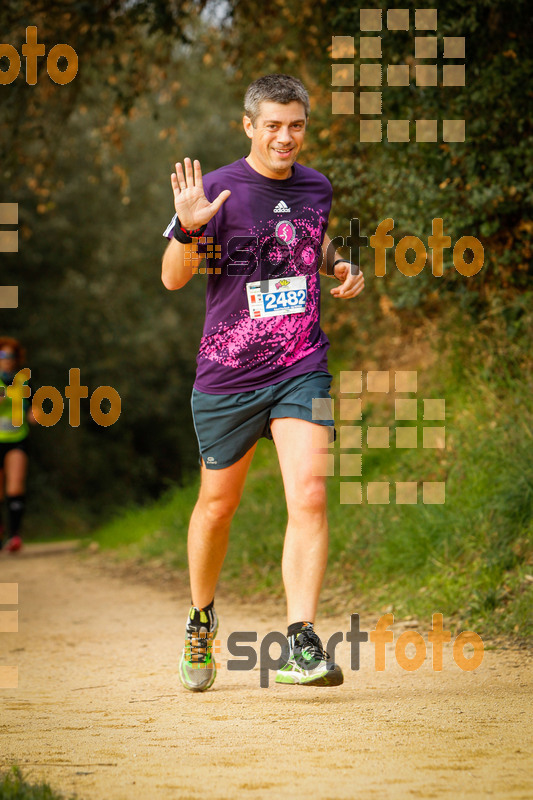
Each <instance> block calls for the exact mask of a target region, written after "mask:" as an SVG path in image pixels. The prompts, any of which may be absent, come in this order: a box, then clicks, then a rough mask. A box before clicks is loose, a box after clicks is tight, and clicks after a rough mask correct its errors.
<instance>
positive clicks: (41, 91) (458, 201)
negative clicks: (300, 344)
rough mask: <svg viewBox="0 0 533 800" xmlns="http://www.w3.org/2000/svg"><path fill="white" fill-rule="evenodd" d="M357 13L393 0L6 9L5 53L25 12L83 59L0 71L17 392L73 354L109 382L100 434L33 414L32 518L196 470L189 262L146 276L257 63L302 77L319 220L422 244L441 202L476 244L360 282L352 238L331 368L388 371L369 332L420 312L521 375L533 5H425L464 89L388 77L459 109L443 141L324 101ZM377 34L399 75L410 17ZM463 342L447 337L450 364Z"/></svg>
mask: <svg viewBox="0 0 533 800" xmlns="http://www.w3.org/2000/svg"><path fill="white" fill-rule="evenodd" d="M401 6H402V8H409V9H410V11H411V13H410V18H411V20H413V18H414V9H415V8H416V7H433V5H432V4H431V3H422V4H420V3H416V4H415V3H413V2H403V3H402V4H401ZM370 7H376V8H386V7H385V6H383V5H382V4H380V3H375V2H369V0H365V2H364V3H363V2H359V1H358V2H351V3H342V2H325V0H324V1H323V0H314V1H313V2H308V3H300V2H296V0H276V2H272V3H270V4H267V5H265V4H263V3H260V2H253V1H251V0H228V2H221V3H217V2H212V3H206V2H194V0H191V1H190V2H166V1H165V0H153V1H152V2H150V1H149V0H139V1H137V0H127V1H126V2H124V0H107V2H102V0H98V1H97V2H92V3H87V2H75V1H74V0H63V2H44V0H38V1H37V2H31V3H30V2H25V0H22V1H21V2H16V1H15V0H4V2H3V3H2V8H1V11H0V31H1V37H0V38H1V41H2V42H5V43H9V44H12V45H13V46H14V47H15V48H16V49H17V50H18V51H19V52H21V46H22V44H23V42H24V40H25V29H26V27H27V26H29V25H36V26H37V28H38V38H39V41H40V42H43V43H44V44H45V46H46V51H47V52H48V50H49V49H50V48H51V47H52V46H53V45H55V44H57V43H67V44H69V45H71V46H72V47H73V48H74V49H75V50H76V52H77V53H78V57H79V72H78V75H77V76H76V78H75V79H74V80H73V81H72V82H71V83H69V84H68V85H64V86H60V85H57V84H55V83H53V82H52V81H51V80H50V78H49V77H48V75H47V73H46V62H45V59H42V58H41V59H39V61H38V69H39V72H38V82H37V84H36V85H35V86H31V85H28V84H27V83H26V81H25V80H24V61H23V67H22V71H21V74H20V76H19V77H18V78H17V79H16V80H15V81H14V82H13V83H11V84H9V85H4V86H0V147H1V151H0V171H1V176H2V180H1V182H0V202H16V203H18V204H19V225H18V230H19V252H18V253H17V254H12V255H10V254H2V266H3V269H2V284H5V285H12V284H17V285H18V286H19V298H20V300H19V308H18V309H13V310H10V309H2V310H1V311H0V313H1V322H0V329H1V331H2V332H3V333H5V334H8V335H12V336H15V337H17V338H20V339H21V340H22V341H23V343H24V344H25V345H26V347H27V349H28V353H29V358H28V366H30V368H31V370H32V385H33V387H34V388H38V387H39V386H43V385H52V386H55V387H57V388H58V389H59V390H60V391H61V393H62V394H64V387H65V386H66V385H67V383H68V371H69V369H70V368H72V367H78V368H80V370H81V380H82V383H83V384H86V385H88V387H89V394H90V393H92V391H94V389H95V388H97V387H98V386H100V385H111V386H113V387H114V388H115V389H116V390H117V391H118V392H119V393H120V395H121V398H122V415H121V417H120V419H119V421H118V422H117V423H116V424H115V425H113V426H111V427H109V428H103V427H100V426H98V425H97V424H96V423H94V422H93V421H92V419H91V417H90V414H89V405H88V402H87V401H85V402H82V419H81V425H80V427H79V428H71V427H70V426H69V424H68V413H67V409H66V410H65V412H64V415H63V418H62V420H61V421H60V422H59V423H58V424H57V425H55V426H54V427H50V428H43V427H38V428H37V429H35V430H34V431H33V435H32V439H33V451H34V455H33V461H32V469H31V476H30V482H31V515H32V518H33V519H34V520H40V521H41V522H42V529H43V530H44V529H47V528H48V527H50V529H52V528H53V527H54V526H57V525H60V526H63V527H65V528H68V530H69V531H70V533H72V532H77V533H83V532H84V531H86V530H88V529H89V528H90V527H91V525H93V524H94V523H95V522H97V521H101V520H103V519H105V518H106V517H107V516H108V515H109V514H110V513H111V512H112V511H113V510H114V509H116V508H117V507H119V506H123V505H128V504H129V503H131V502H136V503H142V502H144V501H147V500H149V499H152V498H155V497H157V496H159V495H160V493H161V492H162V491H163V490H164V489H166V488H168V487H169V486H171V485H174V484H182V483H186V482H187V481H189V480H190V476H191V475H193V474H194V471H195V468H196V463H197V447H196V439H195V436H194V431H193V427H192V421H191V418H190V411H189V397H190V389H191V385H192V381H193V378H194V369H195V354H196V350H197V346H198V341H199V338H200V334H201V329H202V324H203V314H204V288H205V287H204V284H203V282H202V279H201V278H198V279H197V280H195V281H193V282H191V284H189V286H188V287H187V288H186V289H185V290H184V291H183V292H180V293H176V294H173V293H169V292H167V291H166V290H165V289H164V287H163V286H162V284H161V282H160V260H161V256H162V253H163V250H164V246H165V242H164V240H163V239H162V236H161V233H162V231H163V229H164V228H165V226H166V224H167V223H168V221H169V219H170V217H171V216H172V214H173V207H172V195H171V191H170V173H171V171H172V169H173V164H174V162H175V161H176V160H180V159H183V157H184V156H185V155H189V156H190V157H192V158H199V159H200V160H201V162H202V166H203V169H204V172H206V171H209V170H211V169H215V168H217V167H218V166H221V165H222V164H224V163H229V162H230V161H232V160H235V159H236V158H239V157H241V156H242V155H246V153H247V146H246V145H247V140H246V139H245V137H244V134H243V133H242V130H241V115H242V96H243V93H244V90H245V89H246V86H247V85H248V83H249V82H250V81H251V80H253V79H254V78H256V77H258V76H260V75H262V74H265V73H267V72H289V73H292V74H295V75H297V76H298V77H300V78H301V79H302V80H303V81H304V83H305V84H306V85H307V87H308V89H309V91H310V95H311V107H312V114H311V125H310V128H309V132H308V141H307V145H306V149H305V152H304V154H303V158H302V161H303V162H304V163H307V164H309V165H310V166H313V167H315V168H317V169H320V170H321V171H323V172H324V173H325V174H326V175H327V176H328V177H329V179H330V180H331V182H332V184H333V186H334V190H335V195H334V206H333V211H332V217H331V223H330V231H329V232H330V235H344V236H347V235H348V233H349V220H350V219H352V218H356V217H357V218H359V219H360V220H361V230H362V232H363V233H364V234H365V235H367V236H370V235H371V234H373V233H374V231H375V227H376V226H377V224H378V222H379V221H380V220H382V219H384V218H386V217H392V218H393V219H394V221H395V230H394V232H393V233H394V236H395V238H396V241H397V240H398V239H399V238H401V237H402V236H404V235H407V234H413V235H416V236H419V237H420V238H422V240H423V241H425V242H427V237H428V236H429V235H430V233H431V220H432V219H433V218H434V217H442V218H443V219H444V228H445V233H446V234H447V235H449V236H451V238H452V246H453V243H455V241H457V239H458V238H459V237H460V236H463V235H472V236H476V237H477V238H479V240H480V241H481V242H482V243H483V246H484V248H485V265H484V267H483V269H482V270H481V272H479V273H478V274H477V275H475V276H474V277H472V278H465V277H463V276H461V275H459V273H458V272H457V271H456V270H455V269H454V268H453V265H452V263H451V250H448V251H447V257H445V273H444V276H443V277H442V278H441V279H436V278H434V277H433V276H432V275H431V270H430V267H429V266H427V267H426V269H425V270H424V271H423V272H422V273H421V274H420V275H419V276H417V277H416V278H406V277H405V276H403V275H401V274H400V273H399V272H398V271H397V270H396V269H395V267H394V264H393V259H392V255H391V253H389V267H388V273H387V275H386V276H385V277H384V278H375V277H374V276H373V274H372V272H373V264H372V263H371V260H370V256H369V253H368V251H366V250H364V249H363V250H362V251H361V253H362V266H363V269H364V271H365V276H366V277H367V289H366V292H365V299H364V302H361V303H358V304H357V307H356V306H355V304H354V305H353V306H349V307H348V305H346V306H342V307H341V306H340V304H339V303H335V302H334V301H332V300H331V299H330V298H329V297H328V294H327V291H324V309H323V320H324V326H325V327H326V330H327V332H328V335H329V336H330V340H331V342H332V351H333V352H335V359H336V360H335V362H334V366H336V367H339V366H342V368H345V369H357V368H361V363H362V362H363V361H365V363H368V362H369V361H372V359H374V362H375V368H376V367H377V368H384V369H387V368H388V366H389V365H388V363H386V362H384V361H383V360H380V356H379V353H378V352H377V351H374V350H373V346H374V338H375V337H374V333H376V332H378V331H379V332H380V333H381V335H383V336H385V337H386V336H391V335H393V334H394V336H395V337H397V338H398V341H399V342H400V343H401V342H402V341H405V342H406V343H408V342H409V341H410V340H412V338H413V336H414V332H415V331H417V332H420V331H423V330H425V326H426V325H427V323H428V321H429V322H431V324H432V330H433V331H437V333H436V334H435V335H434V337H433V343H434V345H435V347H437V349H438V348H439V347H441V345H442V341H440V343H439V339H440V340H442V337H446V336H451V335H452V334H451V333H450V331H451V330H454V331H457V328H458V327H459V328H461V327H464V328H465V329H466V328H469V326H472V330H474V329H475V330H482V331H484V336H485V341H486V342H490V343H491V347H492V350H491V357H490V364H489V361H488V360H487V365H488V366H487V369H488V370H489V371H491V370H492V371H498V370H499V369H500V368H501V367H502V366H505V369H506V370H509V369H510V370H511V373H512V374H513V376H514V378H515V379H516V380H518V381H523V380H524V381H525V380H526V377H527V376H528V375H529V377H528V378H527V379H528V380H529V381H531V374H530V373H529V372H528V370H529V367H530V363H531V362H530V359H529V360H528V357H527V351H526V350H524V348H523V344H520V346H519V347H518V350H517V353H518V355H517V354H516V353H515V352H514V350H513V348H515V350H516V346H515V344H516V342H518V341H519V342H521V343H523V341H524V336H525V335H526V336H527V326H528V325H529V324H530V323H531V315H530V311H529V301H530V299H531V294H530V287H531V247H532V245H531V239H532V232H533V215H532V199H533V196H532V191H533V190H532V181H531V178H532V171H533V161H532V159H531V153H532V151H533V148H532V144H533V142H532V125H531V105H532V104H531V99H532V95H533V92H532V89H531V82H530V78H531V72H532V70H531V61H532V57H531V41H532V40H533V36H532V34H533V30H532V22H531V13H530V7H529V4H528V3H527V2H526V0H518V2H514V3H512V4H508V3H504V2H499V1H497V0H496V1H492V0H482V1H480V2H474V3H472V2H466V0H446V2H439V5H438V14H439V24H438V32H437V36H438V39H439V42H440V44H439V53H442V44H441V40H442V37H443V36H466V52H467V56H466V86H465V87H464V88H461V87H459V88H458V87H447V88H444V87H442V86H438V87H435V88H431V87H429V88H421V87H416V86H415V85H414V82H413V81H411V85H410V86H409V87H401V88H395V89H394V90H388V91H385V92H384V114H385V116H389V117H390V118H398V119H411V120H415V119H417V118H432V119H439V120H442V119H447V118H451V119H454V118H464V119H465V120H466V142H465V143H450V144H443V143H439V144H423V143H415V142H411V143H409V144H389V143H387V142H383V143H376V144H361V143H359V141H358V139H359V132H358V131H359V117H358V115H357V113H356V114H355V115H353V116H344V115H332V113H331V92H332V86H331V64H332V58H331V37H332V36H333V35H352V36H354V37H355V41H356V58H355V68H356V75H357V68H358V63H359V61H358V55H357V54H358V47H357V41H358V36H359V10H360V8H370ZM381 35H382V36H383V53H384V63H408V64H410V65H411V67H412V68H414V65H415V63H416V62H415V60H414V58H413V55H414V46H413V35H414V29H413V25H412V23H411V30H410V31H409V32H388V31H387V30H386V29H384V30H383V31H382V32H381ZM60 66H61V64H60ZM0 68H1V69H4V70H5V69H6V68H7V62H6V59H2V60H0ZM439 81H440V72H439ZM357 105H358V104H357V96H356V108H357ZM326 288H327V287H326ZM452 312H453V313H452ZM446 326H448V327H446ZM469 329H470V328H469ZM495 339H496V340H497V344H498V347H497V348H496V349H494V341H495ZM513 353H514V355H512V354H513ZM463 357H464V353H462V352H461V351H460V350H459V351H458V352H457V364H458V368H459V367H460V364H461V361H462V359H463ZM481 359H482V357H481ZM529 491H531V490H529ZM530 501H531V498H530V500H529V501H528V502H530ZM34 529H35V530H38V526H34Z"/></svg>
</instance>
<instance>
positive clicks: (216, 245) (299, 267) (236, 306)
mask: <svg viewBox="0 0 533 800" xmlns="http://www.w3.org/2000/svg"><path fill="white" fill-rule="evenodd" d="M203 184H204V191H205V195H206V197H207V199H208V200H209V201H210V202H212V201H213V200H214V199H215V198H216V197H217V196H218V194H219V193H220V192H221V191H222V190H223V189H230V190H231V196H230V197H229V198H228V199H227V200H226V202H225V203H223V205H222V207H221V208H220V209H219V211H218V212H217V213H216V214H215V216H214V217H213V218H212V219H211V220H210V221H209V223H208V225H207V229H206V231H205V233H204V236H203V239H202V240H200V242H199V244H198V249H199V250H200V252H202V253H205V254H206V265H207V268H208V278H207V292H206V316H205V323H204V330H203V335H202V339H201V342H200V349H199V352H198V356H197V364H198V367H197V371H196V380H195V383H194V387H195V388H196V389H197V390H198V391H200V392H206V393H207V394H236V393H238V392H246V391H251V390H253V389H260V388H262V387H265V386H270V385H272V384H274V383H279V382H280V381H283V380H286V379H288V378H293V377H296V376H297V375H304V374H306V373H308V372H314V371H319V372H327V371H328V367H327V350H328V348H329V341H328V338H327V336H326V335H325V333H324V332H323V331H322V330H321V328H320V278H319V274H318V270H319V268H320V266H321V263H322V251H321V245H322V241H323V239H324V234H325V233H326V229H327V226H328V217H329V212H330V208H331V199H332V194H333V192H332V188H331V184H330V182H329V181H328V179H327V178H326V177H325V176H324V175H322V174H321V173H320V172H317V171H316V170H314V169H311V168H310V167H304V166H302V165H301V164H298V163H295V164H294V166H293V173H292V175H291V177H290V178H287V179H285V180H276V179H273V178H267V177H265V176H264V175H261V174H260V173H258V172H256V170H254V169H253V168H252V167H251V166H250V165H249V164H248V162H247V161H246V159H245V158H241V159H239V160H238V161H235V162H234V163H233V164H228V165H227V166H225V167H221V168H220V169H217V170H214V171H213V172H209V173H208V174H207V175H205V176H204V178H203ZM175 220H176V216H175V215H174V217H173V219H172V221H171V222H170V223H169V225H168V227H167V228H166V230H165V232H164V234H163V235H164V236H166V237H167V238H168V239H171V238H172V231H173V227H174V222H175ZM295 275H305V276H306V282H307V301H306V306H305V311H303V312H300V313H293V314H283V315H281V316H273V317H260V318H253V317H252V316H251V315H250V314H251V312H250V309H249V306H248V294H247V288H246V284H247V283H250V282H254V281H267V280H268V279H271V278H276V279H279V280H283V278H286V277H290V276H295ZM278 283H279V281H278ZM261 289H262V290H263V291H266V284H265V283H263V284H262V286H261Z"/></svg>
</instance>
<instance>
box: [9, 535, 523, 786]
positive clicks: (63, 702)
mask: <svg viewBox="0 0 533 800" xmlns="http://www.w3.org/2000/svg"><path fill="white" fill-rule="evenodd" d="M0 583H18V585H19V605H18V609H19V632H18V633H2V634H0V664H2V665H6V664H7V665H16V666H18V670H19V682H18V688H16V689H0V768H2V769H3V768H7V767H9V766H10V765H11V764H14V763H16V764H19V765H21V767H22V768H23V772H24V773H25V774H26V775H27V776H28V777H29V778H30V779H32V780H37V779H46V780H47V781H49V782H50V783H51V785H52V786H53V787H54V788H56V789H59V790H62V791H64V792H65V793H71V792H77V794H78V796H79V798H80V800H137V799H139V800H141V798H142V800H151V798H156V800H171V799H172V798H180V799H185V798H190V799H191V800H192V799H193V798H194V800H199V798H209V800H226V799H227V800H230V799H231V800H234V798H237V797H238V798H240V799H241V798H243V799H244V800H256V799H257V798H269V800H270V798H280V797H283V796H285V797H306V798H311V797H312V798H314V799H315V800H341V799H344V798H355V797H357V798H371V797H376V798H379V799H380V800H381V799H382V798H394V799H395V800H396V798H398V800H400V798H411V797H415V798H420V797H422V798H442V797H453V798H485V797H488V798H489V797H490V798H506V799H507V798H523V799H524V800H525V799H526V798H531V797H533V757H532V748H531V711H532V705H531V697H532V689H533V675H532V661H531V658H530V657H528V654H527V653H525V652H524V651H518V650H498V651H495V650H491V651H486V652H485V656H484V660H483V663H482V664H481V666H480V667H479V668H478V669H477V670H475V671H474V672H462V671H461V670H460V669H459V668H458V667H457V666H456V665H455V663H454V661H453V656H452V651H451V647H450V648H446V647H445V650H444V670H443V671H442V672H440V673H438V672H433V671H432V669H431V663H430V661H429V655H428V658H427V659H426V662H425V663H424V665H423V666H422V667H421V668H420V669H419V670H418V671H417V672H406V671H404V670H402V669H401V668H400V667H399V666H398V665H397V664H396V661H395V658H394V649H393V646H388V647H390V648H391V649H390V650H388V652H387V668H386V670H385V672H376V671H375V670H374V646H373V645H370V644H366V645H363V646H362V647H361V669H360V670H359V671H350V670H349V664H350V654H349V649H348V646H347V645H346V644H343V645H340V646H339V647H338V650H337V656H338V660H339V662H340V663H341V664H342V665H343V666H344V667H345V683H344V685H343V686H341V687H337V688H331V689H325V688H318V687H315V688H311V687H300V686H279V685H275V684H273V683H271V685H270V687H269V688H268V689H261V688H260V687H259V671H258V669H255V670H253V671H250V672H229V671H228V670H227V668H226V662H227V658H228V652H227V649H226V645H225V643H226V640H227V636H228V635H229V633H230V632H231V631H237V630H241V631H251V630H254V629H255V630H257V631H258V634H259V641H260V639H261V637H262V636H264V635H265V634H266V633H267V632H268V631H270V630H280V631H284V630H285V628H284V618H283V608H274V607H272V608H270V607H268V606H267V605H265V604H257V603H256V604H255V605H252V604H246V605H245V604H240V605H239V604H236V603H235V602H232V603H230V602H229V600H228V598H225V597H224V595H223V594H222V593H220V595H219V596H217V597H218V599H217V608H218V612H219V616H220V618H221V628H220V631H219V639H220V641H221V650H222V652H221V659H220V660H221V662H222V666H221V669H220V670H219V674H218V676H217V680H216V682H215V685H214V687H213V689H212V690H211V691H209V692H207V693H205V694H200V695H198V694H192V693H189V692H186V691H185V690H184V689H182V687H181V685H180V684H179V680H178V677H177V658H178V656H177V654H178V652H179V650H180V649H181V643H182V627H183V622H184V620H183V617H184V615H185V614H186V610H187V604H188V591H187V586H186V585H185V584H182V585H177V583H176V582H167V583H165V582H162V583H161V584H160V585H154V584H153V583H152V584H143V583H141V582H140V581H139V580H135V579H133V578H130V579H128V578H126V577H124V576H123V575H120V574H118V573H113V572H111V571H110V570H109V569H108V568H106V569H104V568H103V567H102V562H101V556H98V557H95V558H92V557H90V558H87V557H86V558H84V559H83V558H80V556H78V555H76V554H75V553H72V552H70V553H69V552H58V551H57V548H50V547H49V548H47V549H45V548H43V547H42V546H41V547H38V546H34V547H33V548H32V547H27V549H26V551H25V552H24V553H22V554H20V557H13V556H11V557H9V558H8V557H6V556H5V555H4V556H2V557H1V558H0ZM1 608H2V609H3V610H4V611H5V610H9V609H11V610H13V608H14V606H5V605H4V606H2V607H1ZM436 610H437V609H436ZM349 611H357V609H348V610H347V613H346V615H344V616H342V617H339V618H328V619H325V620H324V619H323V620H319V624H318V625H317V628H318V630H319V633H320V634H321V635H322V637H323V638H327V637H328V636H329V635H330V634H331V633H333V632H334V631H335V630H338V631H343V632H345V631H347V630H348V627H349V619H348V616H349V614H348V612H349ZM4 619H5V617H4ZM364 622H365V624H364V625H362V626H361V627H364V628H365V629H366V630H370V629H371V628H373V627H375V623H376V618H374V619H368V620H365V621H364ZM428 627H429V621H423V622H422V621H421V622H420V625H419V627H418V628H417V629H418V630H419V631H420V632H421V633H425V632H426V631H427V629H428ZM401 630H402V628H401V627H399V626H398V627H395V638H396V637H397V636H398V635H399V633H400V631H401ZM428 653H429V650H428ZM273 654H275V653H274V650H273Z"/></svg>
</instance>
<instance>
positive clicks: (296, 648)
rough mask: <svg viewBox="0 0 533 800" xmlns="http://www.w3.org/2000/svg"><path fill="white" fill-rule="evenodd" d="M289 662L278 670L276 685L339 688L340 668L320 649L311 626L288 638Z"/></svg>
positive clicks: (342, 679) (342, 678)
mask: <svg viewBox="0 0 533 800" xmlns="http://www.w3.org/2000/svg"><path fill="white" fill-rule="evenodd" d="M289 647H290V653H289V660H288V661H287V663H286V664H285V665H284V666H283V667H280V669H278V674H277V675H276V683H293V684H294V683H299V684H301V685H305V686H340V685H341V683H343V681H344V676H343V674H342V670H341V668H340V667H339V666H338V665H337V664H335V663H334V662H333V661H332V660H331V658H330V656H329V655H328V654H327V653H326V651H325V650H324V648H323V647H322V642H321V641H320V639H319V638H318V636H317V634H316V633H315V632H314V630H313V628H312V626H311V625H308V626H307V627H305V628H302V630H301V631H298V633H296V634H295V635H294V636H289Z"/></svg>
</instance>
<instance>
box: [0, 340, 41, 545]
mask: <svg viewBox="0 0 533 800" xmlns="http://www.w3.org/2000/svg"><path fill="white" fill-rule="evenodd" d="M25 358H26V355H25V351H24V348H23V347H22V345H21V344H20V342H18V341H17V340H16V339H12V338H11V337H10V336H0V550H1V549H4V550H5V551H7V552H11V553H14V552H16V551H17V550H20V548H21V547H22V538H21V535H20V531H21V526H22V518H23V516H24V510H25V506H26V476H27V473H28V452H29V448H28V439H29V426H28V423H32V424H33V423H35V421H36V420H35V417H34V416H33V412H32V410H31V401H30V399H29V398H26V397H25V398H24V399H23V401H22V403H23V411H24V418H23V419H22V420H21V421H19V422H17V421H16V420H14V419H13V404H12V398H11V397H9V395H8V392H7V390H8V388H9V387H10V386H11V385H12V384H13V381H14V379H15V376H16V375H17V373H18V372H19V370H21V369H22V367H23V366H24V361H25ZM22 383H26V380H25V379H23V380H22ZM4 494H5V499H6V506H7V509H6V510H7V532H6V529H4V526H3V522H2V513H1V512H2V508H1V506H2V501H3V499H4Z"/></svg>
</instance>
